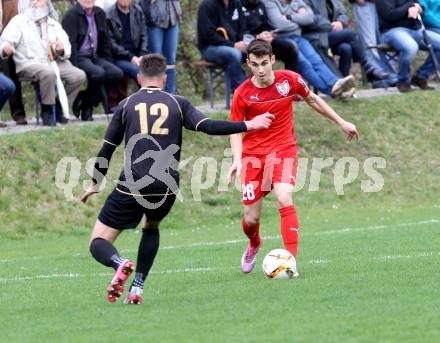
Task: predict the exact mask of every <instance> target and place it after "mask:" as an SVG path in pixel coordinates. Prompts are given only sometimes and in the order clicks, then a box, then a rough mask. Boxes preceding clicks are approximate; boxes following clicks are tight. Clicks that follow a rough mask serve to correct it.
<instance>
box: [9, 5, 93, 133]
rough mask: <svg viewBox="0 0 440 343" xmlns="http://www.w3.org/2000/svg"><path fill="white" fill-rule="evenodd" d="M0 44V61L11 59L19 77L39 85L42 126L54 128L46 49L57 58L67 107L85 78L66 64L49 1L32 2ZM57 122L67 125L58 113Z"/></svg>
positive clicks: (66, 51)
mask: <svg viewBox="0 0 440 343" xmlns="http://www.w3.org/2000/svg"><path fill="white" fill-rule="evenodd" d="M2 40H3V41H4V42H3V43H2V45H1V46H0V51H1V54H2V57H3V58H6V57H7V56H9V55H13V58H14V61H15V65H16V71H17V74H18V76H19V77H26V78H36V79H37V80H38V81H39V85H40V93H41V110H42V114H41V117H42V119H43V124H44V125H48V126H51V125H55V123H54V122H52V120H51V118H52V113H51V111H52V106H53V105H55V97H56V90H55V85H56V75H55V72H54V70H53V69H52V67H51V66H50V60H49V56H48V51H49V49H50V50H51V51H52V53H53V55H54V57H55V58H56V63H57V65H58V68H59V70H60V75H61V79H62V80H63V81H65V89H66V93H67V97H68V100H69V103H70V104H72V103H73V101H74V99H75V97H76V96H77V94H78V92H79V89H80V87H81V85H82V83H83V82H84V81H85V80H86V75H85V73H84V72H83V71H82V70H80V69H78V68H76V67H74V66H73V65H72V64H71V63H70V62H69V60H68V59H69V56H70V52H71V46H70V42H69V38H68V37H67V34H66V32H65V31H64V30H63V28H62V27H61V25H60V24H59V23H58V22H57V21H56V20H54V19H52V18H51V17H49V6H48V0H33V1H32V7H29V8H28V9H26V11H25V13H23V14H19V15H17V16H15V17H13V18H12V20H11V21H10V22H9V23H8V25H7V26H6V27H5V29H4V31H3V33H2ZM57 121H59V122H60V123H66V119H65V118H64V117H62V114H61V113H57Z"/></svg>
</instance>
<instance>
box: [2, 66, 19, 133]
mask: <svg viewBox="0 0 440 343" xmlns="http://www.w3.org/2000/svg"><path fill="white" fill-rule="evenodd" d="M14 92H15V85H14V82H12V80H11V79H9V78H8V77H7V76H5V75H4V74H3V73H0V111H1V109H2V108H3V106H4V105H5V103H6V101H8V99H9V97H10V96H11V95H12V94H14ZM0 127H6V123H4V122H2V121H1V120H0Z"/></svg>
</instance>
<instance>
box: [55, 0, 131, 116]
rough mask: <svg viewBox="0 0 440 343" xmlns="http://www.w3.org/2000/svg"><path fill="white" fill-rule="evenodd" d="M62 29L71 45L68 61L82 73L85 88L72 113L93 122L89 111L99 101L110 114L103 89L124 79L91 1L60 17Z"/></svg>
mask: <svg viewBox="0 0 440 343" xmlns="http://www.w3.org/2000/svg"><path fill="white" fill-rule="evenodd" d="M63 27H64V29H65V30H66V32H67V34H68V35H69V39H70V42H71V44H72V54H71V56H70V60H71V62H72V63H73V65H75V66H77V67H78V68H80V69H82V70H84V71H85V73H86V74H87V80H88V85H87V89H86V90H85V91H82V92H80V94H79V96H78V98H77V99H76V101H75V103H74V109H73V113H74V114H75V115H76V116H77V117H79V116H81V120H83V121H91V120H93V116H92V115H93V107H94V106H98V104H99V102H100V101H102V103H103V106H104V111H105V112H106V113H109V112H110V109H109V108H108V101H107V91H106V88H105V86H108V87H112V86H113V85H115V84H116V83H117V82H118V81H120V80H121V79H122V77H123V76H124V74H123V72H122V70H121V69H119V68H118V67H117V66H115V65H114V64H112V55H111V41H110V36H109V33H108V29H107V22H106V17H105V12H104V11H103V10H102V9H101V8H99V7H96V6H95V0H79V1H78V3H77V4H75V5H73V6H72V7H71V8H70V9H69V10H68V11H67V12H66V14H65V15H64V19H63Z"/></svg>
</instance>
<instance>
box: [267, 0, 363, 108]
mask: <svg viewBox="0 0 440 343" xmlns="http://www.w3.org/2000/svg"><path fill="white" fill-rule="evenodd" d="M263 3H264V5H265V7H266V10H267V16H268V19H269V24H270V25H271V26H272V27H274V28H275V29H276V30H277V31H278V32H277V35H278V36H279V37H283V38H288V39H291V40H293V41H294V42H295V43H296V44H297V46H298V49H299V54H298V71H299V73H300V74H301V75H302V76H303V77H304V78H305V79H306V80H307V81H308V82H309V83H310V84H311V85H312V86H313V87H315V88H316V89H318V90H319V91H320V92H322V93H324V94H327V95H328V96H331V97H334V98H342V99H348V98H350V97H352V96H353V94H354V92H355V88H354V77H353V76H352V75H349V76H347V77H345V78H342V79H339V78H338V76H336V75H335V73H333V72H332V71H331V70H330V69H329V67H328V66H327V65H326V64H325V63H324V61H323V60H322V58H321V57H320V55H319V54H318V53H317V52H316V51H315V49H314V48H313V46H312V45H311V44H310V42H309V41H308V40H307V39H305V38H304V37H301V26H306V25H310V24H312V22H313V12H312V10H311V9H310V7H308V6H307V5H306V4H305V3H304V2H303V1H302V0H292V1H290V0H263Z"/></svg>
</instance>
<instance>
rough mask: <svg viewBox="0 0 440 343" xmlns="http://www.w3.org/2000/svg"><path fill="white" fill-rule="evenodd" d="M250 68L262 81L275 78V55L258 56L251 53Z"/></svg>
mask: <svg viewBox="0 0 440 343" xmlns="http://www.w3.org/2000/svg"><path fill="white" fill-rule="evenodd" d="M247 64H248V66H249V68H251V70H252V74H254V76H255V77H256V78H257V79H258V81H259V82H261V83H266V82H269V81H270V80H271V79H272V78H273V70H272V68H273V65H274V64H275V56H274V55H272V56H269V55H265V56H261V57H257V56H255V55H254V54H250V55H249V58H248V60H247Z"/></svg>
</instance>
